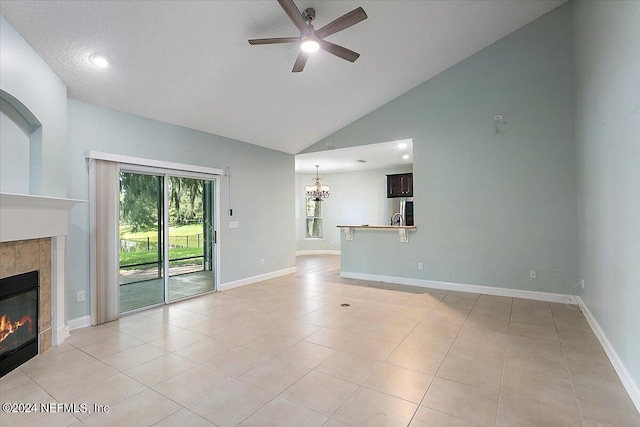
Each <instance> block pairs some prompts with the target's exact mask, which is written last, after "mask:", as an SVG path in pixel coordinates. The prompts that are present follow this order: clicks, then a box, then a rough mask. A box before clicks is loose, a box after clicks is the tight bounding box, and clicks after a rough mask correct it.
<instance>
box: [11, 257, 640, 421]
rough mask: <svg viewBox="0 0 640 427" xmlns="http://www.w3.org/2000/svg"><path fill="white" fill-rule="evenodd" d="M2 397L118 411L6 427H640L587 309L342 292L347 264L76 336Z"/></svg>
mask: <svg viewBox="0 0 640 427" xmlns="http://www.w3.org/2000/svg"><path fill="white" fill-rule="evenodd" d="M353 285H358V286H353ZM343 303H348V304H350V306H348V307H342V306H341V304H343ZM0 393H1V398H0V400H1V401H2V402H3V403H4V402H16V403H18V402H22V403H38V404H39V403H53V402H61V403H76V404H81V403H85V404H88V409H89V410H90V411H92V412H93V409H94V407H93V405H94V404H98V405H103V406H104V405H108V406H109V409H110V410H109V413H92V414H86V413H82V412H77V413H69V412H58V413H48V414H45V413H28V414H7V413H0V425H2V426H3V427H4V426H28V425H35V426H58V425H59V426H67V425H74V426H82V425H86V426H101V425H103V426H147V425H155V426H212V425H217V426H235V425H241V426H295V427H300V426H322V425H324V426H327V427H335V426H365V427H369V426H407V425H409V426H412V427H417V426H496V425H497V426H516V425H517V426H536V427H538V426H552V425H553V426H589V427H590V426H640V415H639V414H638V412H637V411H636V410H635V408H634V406H633V404H632V402H631V401H630V399H629V397H628V395H627V394H626V392H625V390H624V388H623V386H622V384H621V383H620V381H619V379H618V377H617V376H616V374H615V372H614V370H613V368H612V366H611V364H610V362H609V361H608V359H607V357H606V355H605V353H604V351H603V350H602V348H601V346H600V344H599V343H598V341H597V339H596V337H595V336H594V335H593V333H592V332H591V329H590V328H589V326H588V324H587V322H586V321H585V318H584V316H583V315H582V314H581V313H579V312H577V311H576V307H575V306H573V307H566V306H564V305H562V304H551V303H546V302H539V301H530V300H522V299H512V298H503V297H494V296H487V295H478V294H466V293H460V292H447V291H439V290H428V289H412V288H407V287H402V286H393V285H388V284H379V283H372V282H357V281H354V280H346V279H341V278H340V277H339V259H338V257H333V256H321V257H299V258H298V273H297V274H294V275H289V276H284V277H281V278H277V279H272V280H268V281H265V282H261V283H257V284H253V285H249V286H244V287H241V288H236V289H233V290H229V291H225V292H222V293H217V294H209V295H205V296H202V297H198V298H195V299H191V300H187V301H183V302H180V303H177V304H174V305H171V306H167V307H163V308H158V309H152V310H149V311H146V312H142V313H137V314H135V315H131V316H127V317H123V318H121V319H120V320H119V321H117V322H112V323H109V324H106V325H102V326H98V327H91V328H84V329H80V330H76V331H73V332H72V334H71V337H70V338H69V339H68V340H67V342H65V344H64V345H61V346H59V347H56V348H53V349H51V350H50V351H48V352H47V353H45V354H43V355H41V356H39V357H37V358H35V359H32V360H31V361H29V362H28V363H26V364H25V365H23V366H22V367H21V368H20V369H18V370H15V371H13V372H12V373H10V374H9V375H7V376H5V377H4V378H2V379H1V380H0Z"/></svg>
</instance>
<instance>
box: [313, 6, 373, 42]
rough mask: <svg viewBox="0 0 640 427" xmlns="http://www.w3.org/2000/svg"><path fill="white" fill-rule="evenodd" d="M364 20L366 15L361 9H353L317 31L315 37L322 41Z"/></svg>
mask: <svg viewBox="0 0 640 427" xmlns="http://www.w3.org/2000/svg"><path fill="white" fill-rule="evenodd" d="M365 19H367V14H366V13H365V11H364V9H363V8H361V7H359V8H357V9H353V10H352V11H351V12H349V13H347V14H345V15H342V16H341V17H340V18H338V19H336V20H334V21H331V22H329V23H328V24H327V25H325V26H324V27H322V28H320V29H319V30H317V31H316V37H318V38H321V39H323V38H325V37H327V36H330V35H331V34H334V33H337V32H338V31H342V30H344V29H345V28H349V27H350V26H352V25H356V24H357V23H358V22H360V21H364V20H365Z"/></svg>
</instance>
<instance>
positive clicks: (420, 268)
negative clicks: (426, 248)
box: [418, 262, 424, 270]
mask: <svg viewBox="0 0 640 427" xmlns="http://www.w3.org/2000/svg"><path fill="white" fill-rule="evenodd" d="M418 270H424V263H422V262H419V263H418Z"/></svg>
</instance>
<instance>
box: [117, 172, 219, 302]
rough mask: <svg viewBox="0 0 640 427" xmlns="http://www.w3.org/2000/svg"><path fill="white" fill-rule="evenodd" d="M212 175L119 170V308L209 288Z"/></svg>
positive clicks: (211, 273)
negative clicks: (206, 177)
mask: <svg viewBox="0 0 640 427" xmlns="http://www.w3.org/2000/svg"><path fill="white" fill-rule="evenodd" d="M214 199H215V197H214V181H213V180H207V179H198V178H193V177H185V176H175V175H169V174H168V173H164V174H157V173H152V172H141V171H127V170H123V171H122V172H121V173H120V276H119V277H120V280H119V282H120V283H119V284H120V312H121V313H124V312H128V311H132V310H137V309H140V308H144V307H149V306H153V305H157V304H165V303H169V302H172V301H176V300H180V299H182V298H187V297H191V296H194V295H198V294H201V293H204V292H209V291H213V290H215V274H214V273H215V272H214V266H215V238H214V237H215V231H214V215H213V212H214Z"/></svg>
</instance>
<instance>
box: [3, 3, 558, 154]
mask: <svg viewBox="0 0 640 427" xmlns="http://www.w3.org/2000/svg"><path fill="white" fill-rule="evenodd" d="M563 2H564V0H553V1H546V0H538V1H523V0H515V1H511V0H496V1H483V0H476V1H433V0H431V1H319V0H316V1H309V0H300V1H297V2H296V4H297V5H298V8H299V9H300V10H303V9H304V8H306V7H314V8H315V9H316V14H317V17H316V21H315V23H314V24H315V27H316V28H320V27H322V26H323V25H325V24H326V23H328V22H330V21H332V20H333V19H335V18H337V17H339V16H341V15H343V14H344V13H346V12H349V11H350V10H352V9H354V8H356V7H358V6H362V7H363V8H364V9H365V11H366V12H367V14H368V16H369V18H368V19H367V20H365V21H363V22H361V23H359V24H357V25H355V26H353V27H351V28H348V29H346V30H344V31H342V32H340V33H337V34H334V35H332V36H329V37H328V38H327V40H329V41H331V42H334V43H337V44H341V45H344V46H345V47H347V48H349V49H352V50H355V51H356V52H359V53H360V54H361V57H360V59H358V60H357V61H356V62H355V63H353V64H352V63H349V62H347V61H344V60H342V59H339V58H337V57H335V56H332V55H330V54H328V53H326V52H322V51H321V52H318V53H316V54H314V55H313V56H312V57H310V58H309V61H308V62H307V66H306V68H305V70H304V72H302V73H295V74H294V73H292V72H291V68H292V67H293V63H294V61H295V58H296V56H297V49H298V48H297V46H296V45H295V44H288V45H271V46H250V45H249V44H248V43H247V39H249V38H263V37H285V36H297V35H298V32H297V29H296V28H295V26H294V25H293V24H292V23H291V21H290V20H289V19H288V17H287V16H286V14H285V13H284V11H283V10H282V9H281V8H280V6H279V5H278V3H277V2H276V1H275V0H273V1H270V0H262V1H237V0H234V1H83V0H74V1H51V2H42V1H4V0H3V1H1V2H0V6H1V8H0V11H1V12H2V14H3V15H4V16H5V17H6V18H7V19H8V20H9V22H11V23H12V25H14V27H15V28H16V29H17V30H18V31H19V32H20V33H21V34H22V35H23V37H24V38H25V39H26V40H27V41H28V42H29V43H30V44H31V46H33V48H34V49H35V50H36V51H38V53H39V54H40V55H41V56H42V57H43V58H44V60H45V61H46V62H47V63H48V64H49V65H50V66H51V67H52V68H53V69H54V71H55V72H56V73H57V74H58V75H59V76H60V77H61V78H62V80H63V81H64V82H65V83H66V84H67V86H68V88H69V96H70V97H72V98H74V99H78V100H82V101H86V102H90V103H93V104H97V105H102V106H106V107H110V108H114V109H116V110H120V111H125V112H128V113H133V114H138V115H141V116H145V117H149V118H152V119H156V120H161V121H164V122H168V123H173V124H177V125H181V126H186V127H189V128H193V129H199V130H202V131H206V132H210V133H214V134H218V135H223V136H226V137H230V138H235V139H238V140H241V141H246V142H249V143H252V144H257V145H261V146H264V147H269V148H273V149H276V150H280V151H284V152H288V153H298V152H300V151H301V150H303V149H304V148H306V147H308V146H310V145H311V144H313V143H315V142H317V141H318V140H320V139H322V138H324V137H326V136H327V135H329V134H331V133H333V132H335V131H336V130H338V129H340V128H342V127H344V126H345V125H348V124H349V123H351V122H353V121H355V120H357V119H358V118H360V117H362V116H363V115H365V114H367V113H369V112H370V111H373V110H374V109H376V108H378V107H380V106H381V105H383V104H385V103H386V102H388V101H390V100H391V99H393V98H395V97H397V96H399V95H401V94H402V93H404V92H406V91H408V90H409V89H411V88H413V87H415V86H417V85H418V84H420V83H421V82H423V81H425V80H427V79H429V78H431V77H433V76H435V75H436V74H438V73H440V72H441V71H443V70H445V69H447V68H448V67H450V66H452V65H454V64H455V63H457V62H460V61H461V60H463V59H465V58H467V57H468V56H470V55H472V54H473V53H475V52H477V51H478V50H480V49H482V48H483V47H485V46H487V45H489V44H491V43H493V42H494V41H496V40H498V39H500V38H501V37H503V36H505V35H507V34H509V33H510V32H512V31H514V30H516V29H518V28H520V27H522V26H523V25H525V24H527V23H528V22H530V21H532V20H534V19H536V18H537V17H539V16H541V15H543V14H544V13H546V12H548V11H550V10H551V9H553V8H555V7H557V6H558V5H560V4H562V3H563ZM94 52H102V53H106V54H108V55H109V56H111V57H112V58H113V65H112V66H111V67H110V68H108V69H96V67H95V66H92V64H91V63H90V62H89V61H88V57H89V55H90V54H92V53H94Z"/></svg>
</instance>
